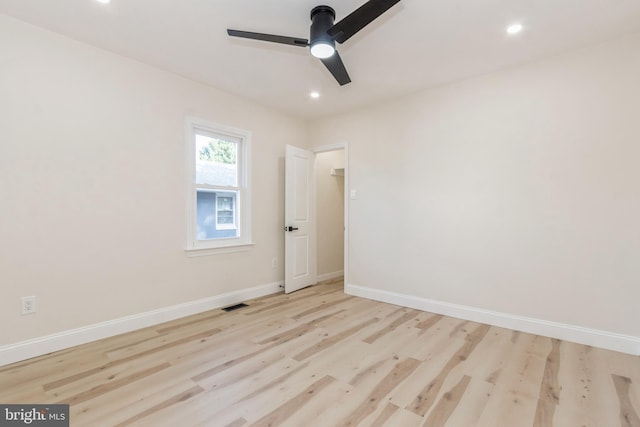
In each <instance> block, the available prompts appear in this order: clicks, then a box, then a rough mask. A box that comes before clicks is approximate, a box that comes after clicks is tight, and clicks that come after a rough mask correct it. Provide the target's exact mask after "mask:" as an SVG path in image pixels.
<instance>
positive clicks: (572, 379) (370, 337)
mask: <svg viewBox="0 0 640 427" xmlns="http://www.w3.org/2000/svg"><path fill="white" fill-rule="evenodd" d="M247 303H248V304H249V306H248V307H246V308H243V309H241V310H237V311H233V312H228V313H227V312H223V311H221V310H219V309H217V310H210V311H207V312H203V313H200V314H197V315H194V316H189V317H186V318H183V319H176V320H172V321H170V322H166V323H163V324H161V325H155V326H151V327H148V328H144V329H141V330H139V331H134V332H131V333H128V334H122V335H119V336H117V337H111V338H108V339H104V340H100V341H96V342H93V343H89V344H86V345H82V346H78V347H75V348H72V349H67V350H64V351H60V352H57V353H52V354H48V355H44V356H41V357H38V358H34V359H31V360H28V361H24V362H20V363H16V364H13V365H9V366H5V367H0V401H1V402H2V403H56V402H60V403H70V413H71V417H72V419H73V424H72V425H73V426H74V427H94V426H105V427H113V426H131V427H135V426H140V427H147V426H153V427H175V426H180V427H195V426H200V427H211V426H230V427H246V426H249V425H254V426H266V425H274V426H282V427H299V426H305V427H329V426H331V427H333V426H357V425H359V426H361V427H372V426H373V427H382V426H385V427H413V426H424V425H426V426H442V427H640V425H639V423H640V421H639V420H638V416H639V413H640V357H637V356H631V355H627V354H622V353H616V352H611V351H607V350H603V349H598V348H592V347H588V346H584V345H579V344H574V343H569V342H566V341H559V340H553V339H550V338H546V337H540V336H536V335H531V334H526V333H523V332H518V331H512V330H508V329H502V328H497V327H489V326H488V325H481V324H478V323H474V322H471V321H465V320H461V319H455V318H451V317H447V316H442V315H438V314H432V313H426V312H421V311H418V310H414V309H410V308H404V307H399V306H395V305H391V304H385V303H381V302H377V301H372V300H366V299H363V298H358V297H354V296H350V295H345V294H344V292H343V284H342V282H341V281H330V282H326V283H325V284H322V285H317V286H312V287H309V288H305V289H302V290H299V291H297V292H295V293H293V294H288V295H285V294H283V293H279V294H273V295H269V296H266V297H261V298H256V299H253V300H250V301H248V302H247Z"/></svg>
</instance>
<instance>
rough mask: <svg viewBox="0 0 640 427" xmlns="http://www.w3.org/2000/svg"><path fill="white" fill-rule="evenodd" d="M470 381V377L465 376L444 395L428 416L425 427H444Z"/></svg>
mask: <svg viewBox="0 0 640 427" xmlns="http://www.w3.org/2000/svg"><path fill="white" fill-rule="evenodd" d="M470 381H471V377H470V376H468V375H465V376H463V377H462V379H461V380H460V381H459V382H458V383H457V384H456V385H455V386H454V387H453V388H452V389H451V390H449V391H447V392H446V393H444V394H443V395H442V397H440V400H439V401H438V403H436V406H435V407H434V408H433V411H431V413H430V414H429V417H428V418H427V420H426V421H425V423H424V426H425V427H440V426H444V425H445V424H446V423H447V421H448V420H449V418H450V417H451V414H453V411H455V409H456V407H457V406H458V404H459V403H460V400H462V396H463V395H464V393H465V391H467V387H468V386H469V382H470Z"/></svg>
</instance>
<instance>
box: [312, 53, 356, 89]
mask: <svg viewBox="0 0 640 427" xmlns="http://www.w3.org/2000/svg"><path fill="white" fill-rule="evenodd" d="M320 61H322V63H323V64H324V66H325V67H327V70H329V71H330V72H331V74H333V77H335V79H336V80H337V81H338V83H340V86H344V85H346V84H347V83H351V78H349V73H347V69H346V68H345V67H344V64H343V63H342V59H340V55H338V51H337V50H336V51H335V52H334V53H333V55H331V56H330V57H328V58H324V59H321V60H320Z"/></svg>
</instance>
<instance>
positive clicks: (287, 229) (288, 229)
mask: <svg viewBox="0 0 640 427" xmlns="http://www.w3.org/2000/svg"><path fill="white" fill-rule="evenodd" d="M297 229H298V227H291V226H289V227H284V231H289V232H291V231H296V230H297Z"/></svg>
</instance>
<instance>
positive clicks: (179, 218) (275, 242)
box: [0, 15, 307, 345]
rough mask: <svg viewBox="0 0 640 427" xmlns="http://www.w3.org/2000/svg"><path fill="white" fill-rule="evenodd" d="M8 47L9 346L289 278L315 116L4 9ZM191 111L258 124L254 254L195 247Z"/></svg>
mask: <svg viewBox="0 0 640 427" xmlns="http://www.w3.org/2000/svg"><path fill="white" fill-rule="evenodd" d="M0 58H2V60H1V62H2V65H1V66H0V194H1V195H2V196H1V197H2V198H1V208H0V236H1V237H0V286H1V289H2V298H0V324H1V325H2V328H1V330H0V345H3V344H7V343H15V342H18V341H22V340H26V339H29V338H34V337H40V336H44V335H47V334H51V333H54V332H61V331H66V330H69V329H71V328H77V327H82V326H85V325H90V324H93V323H96V322H102V321H109V320H112V319H116V318H120V317H122V316H127V315H133V314H137V313H142V312H146V311H149V310H153V309H158V308H163V307H167V306H172V305H175V304H179V303H183V302H189V301H194V300H198V299H201V298H206V297H210V296H214V295H219V294H222V293H225V292H230V291H234V290H239V289H243V288H248V287H252V286H257V285H263V284H269V283H273V282H277V281H280V280H282V279H283V277H284V273H283V270H282V268H279V269H273V268H272V265H271V260H272V258H273V257H279V259H280V261H282V257H283V253H284V240H283V235H282V230H281V227H282V219H283V217H284V210H283V205H284V195H283V193H284V178H283V176H284V167H283V160H282V158H283V155H284V147H285V144H293V145H298V146H304V144H305V141H306V140H307V128H306V126H305V125H304V123H302V122H300V121H298V120H296V119H292V118H289V117H287V116H284V115H282V114H279V113H277V112H275V111H273V110H270V109H267V108H263V107H260V106H258V105H256V104H255V103H252V102H248V101H245V100H242V99H240V98H237V97H235V96H231V95H229V94H226V93H224V92H221V91H218V90H215V89H212V88H210V87H207V86H203V85H200V84H197V83H194V82H192V81H189V80H186V79H183V78H181V77H178V76H176V75H173V74H170V73H167V72H164V71H160V70H158V69H155V68H152V67H149V66H147V65H144V64H141V63H138V62H135V61H132V60H128V59H125V58H122V57H119V56H116V55H113V54H110V53H108V52H105V51H102V50H99V49H96V48H93V47H90V46H88V45H85V44H81V43H77V42H75V41H71V40H70V39H67V38H65V37H62V36H58V35H55V34H53V33H50V32H47V31H44V30H41V29H37V28H36V27H32V26H29V25H26V24H23V23H21V22H19V21H16V20H14V19H11V18H7V17H5V16H3V15H0ZM186 116H196V117H200V118H203V119H206V120H210V121H213V122H217V123H220V124H224V125H227V126H232V127H237V128H241V129H246V130H249V131H251V132H252V136H253V139H252V143H253V166H252V184H253V212H254V222H253V237H254V241H255V243H256V245H255V247H254V248H253V249H251V250H249V251H248V252H242V253H232V254H222V255H215V256H206V257H199V258H188V257H187V256H185V252H184V247H185V240H186V236H185V221H186V219H185V218H186V207H185V200H186V193H185V187H186V185H185V164H186V163H185V162H186V160H185V136H184V135H185V131H184V127H185V117H186ZM280 266H282V262H280ZM26 295H36V296H37V297H38V312H37V313H36V314H34V315H29V316H21V315H20V297H22V296H26ZM9 325H10V327H9Z"/></svg>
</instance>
